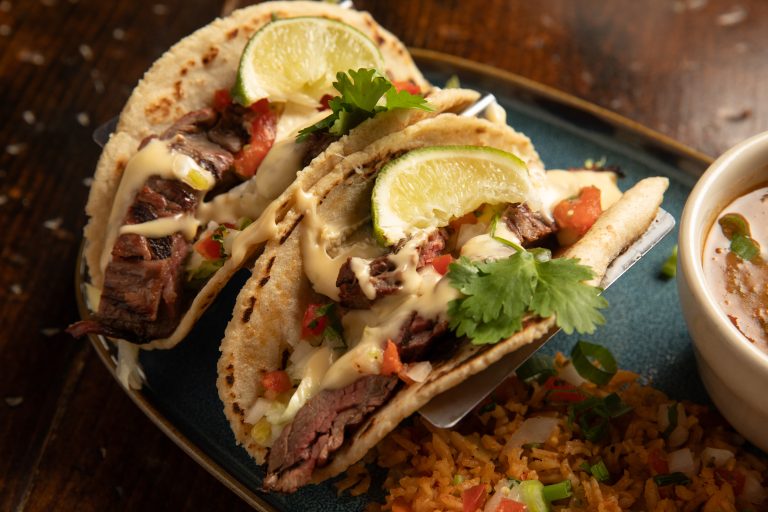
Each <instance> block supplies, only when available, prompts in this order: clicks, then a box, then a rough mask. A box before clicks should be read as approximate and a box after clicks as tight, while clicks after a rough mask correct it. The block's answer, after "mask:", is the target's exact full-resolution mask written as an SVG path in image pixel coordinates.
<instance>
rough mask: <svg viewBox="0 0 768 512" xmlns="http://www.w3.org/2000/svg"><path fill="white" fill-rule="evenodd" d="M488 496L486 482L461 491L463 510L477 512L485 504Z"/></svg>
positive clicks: (463, 511)
mask: <svg viewBox="0 0 768 512" xmlns="http://www.w3.org/2000/svg"><path fill="white" fill-rule="evenodd" d="M487 498H488V491H487V490H486V489H485V484H477V485H475V486H473V487H470V488H469V489H467V490H466V491H464V492H462V493H461V510H462V512H476V510H477V509H479V508H480V507H482V506H483V504H484V503H485V500H486V499H487Z"/></svg>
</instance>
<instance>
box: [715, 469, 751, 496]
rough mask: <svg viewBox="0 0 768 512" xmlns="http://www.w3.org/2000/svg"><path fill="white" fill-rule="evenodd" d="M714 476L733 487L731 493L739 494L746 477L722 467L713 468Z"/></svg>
mask: <svg viewBox="0 0 768 512" xmlns="http://www.w3.org/2000/svg"><path fill="white" fill-rule="evenodd" d="M715 478H716V479H717V481H718V482H728V483H729V484H730V485H731V487H733V493H734V494H735V495H736V496H739V495H740V494H741V493H742V492H743V491H744V484H745V483H746V480H747V478H746V477H745V476H744V475H743V474H742V473H741V472H740V471H736V470H735V469H733V470H728V469H723V468H717V469H716V470H715Z"/></svg>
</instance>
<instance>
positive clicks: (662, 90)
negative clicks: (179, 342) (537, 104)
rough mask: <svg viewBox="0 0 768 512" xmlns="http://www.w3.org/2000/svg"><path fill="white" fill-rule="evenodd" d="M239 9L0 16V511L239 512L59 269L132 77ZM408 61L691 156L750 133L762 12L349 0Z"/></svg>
mask: <svg viewBox="0 0 768 512" xmlns="http://www.w3.org/2000/svg"><path fill="white" fill-rule="evenodd" d="M244 3H245V2H237V1H232V0H224V1H213V0H211V1H208V2H205V1H202V0H184V1H181V0H162V3H160V2H152V1H135V2H105V1H97V0H10V1H9V0H0V511H5V510H19V511H22V510H23V511H36V510H78V511H79V510H84V511H85V510H95V511H102V510H182V509H194V510H229V511H234V510H246V509H247V506H246V505H245V504H244V503H243V502H241V501H240V500H239V499H238V498H237V497H236V496H235V495H234V494H232V493H231V492H230V491H228V490H227V489H226V488H225V487H224V486H222V485H221V484H219V483H218V482H217V481H216V480H215V479H214V478H213V477H211V476H209V475H208V474H207V473H206V472H205V471H204V470H203V469H200V468H199V467H198V466H196V464H195V463H194V462H193V461H192V460H191V459H190V458H189V457H188V456H187V455H185V454H184V453H183V452H182V451H181V450H180V449H178V448H176V447H175V446H174V445H173V443H172V442H171V441H170V440H168V439H167V438H166V437H165V436H164V435H163V434H162V433H161V432H160V431H159V430H158V429H157V428H155V427H154V426H153V425H152V423H150V421H149V420H148V419H146V418H145V417H144V416H143V414H142V413H141V412H140V411H139V410H138V409H137V408H136V407H135V406H134V405H133V404H132V403H131V402H130V400H129V399H128V398H127V396H126V395H125V394H124V393H123V391H122V390H121V389H120V387H119V386H118V385H117V383H115V382H114V381H113V380H112V378H111V377H110V375H109V373H108V372H107V370H106V369H105V368H104V367H103V366H102V364H101V363H100V361H99V360H98V358H97V356H96V354H95V353H94V352H93V351H92V350H91V349H90V347H89V345H88V344H87V342H85V341H82V340H81V341H75V340H73V339H71V338H70V337H69V336H67V335H66V334H65V333H63V332H62V329H63V328H64V327H66V326H67V325H68V324H69V323H71V322H72V321H74V320H76V319H77V312H76V304H75V301H74V290H73V283H74V267H75V259H76V255H77V250H78V245H79V243H80V232H81V229H82V227H83V225H84V223H85V220H86V219H85V214H84V213H83V206H84V204H85V200H86V197H87V194H88V178H89V176H91V175H92V173H93V169H94V166H95V164H96V159H97V158H98V155H99V149H98V147H97V146H96V145H95V144H93V142H92V141H91V132H92V131H93V129H94V128H95V127H96V126H98V125H100V124H101V123H103V122H105V121H107V120H109V119H110V118H112V117H113V116H115V115H116V114H117V113H118V112H119V111H120V109H121V107H122V105H123V103H124V102H125V100H126V99H127V97H128V95H129V94H130V92H131V89H132V88H133V86H134V85H135V84H136V82H137V80H138V79H139V78H140V77H141V75H142V73H143V72H144V70H146V69H147V68H148V67H149V65H150V64H151V63H152V62H153V61H154V60H155V59H156V58H157V57H159V56H160V55H161V54H162V52H163V51H165V50H166V49H167V48H168V47H169V46H171V45H172V44H173V43H174V42H176V41H177V40H178V39H180V38H181V37H183V36H184V35H186V34H188V33H190V32H192V31H193V30H195V29H196V28H198V27H200V26H202V25H204V24H206V23H208V22H209V21H211V20H212V19H213V18H214V17H215V16H217V15H219V14H221V13H222V12H225V11H227V10H231V9H232V8H234V7H235V6H237V5H242V4H244ZM356 6H357V7H358V8H362V9H367V10H370V11H371V13H372V14H373V15H374V17H375V18H376V19H377V20H378V21H379V22H380V23H381V24H382V25H384V26H385V27H387V28H388V29H389V30H390V31H392V32H393V33H395V34H396V35H398V36H399V37H401V38H402V39H403V41H404V42H405V43H406V44H407V45H409V46H416V47H423V48H430V49H433V50H439V51H443V52H446V53H452V54H455V55H460V56H462V57H466V58H470V59H474V60H477V61H479V62H483V63H486V64H491V65H494V66H497V67H499V68H502V69H505V70H508V71H511V72H514V73H518V74H520V75H523V76H525V77H528V78H531V79H533V80H536V81H539V82H542V83H545V84H547V85H550V86H553V87H555V88H557V89H560V90H563V91H566V92H569V93H571V94H574V95H576V96H579V97H581V98H584V99H587V100H589V101H592V102H594V103H596V104H598V105H601V106H603V107H607V108H609V109H611V110H614V111H616V112H618V113H620V114H623V115H625V116H627V117H629V118H631V119H633V120H635V121H638V122H640V123H642V124H645V125H647V126H648V127H650V128H653V129H655V130H657V131H659V132H661V133H664V134H666V135H669V136H671V137H673V138H675V139H678V140H679V141H681V142H683V143H685V144H687V145H689V146H691V147H692V148H694V149H697V150H699V151H701V152H703V153H706V154H709V155H711V156H716V155H718V154H719V153H721V152H722V151H724V150H725V149H726V148H728V147H729V146H731V145H733V144H734V143H736V142H738V141H740V140H743V139H744V138H746V137H748V136H750V135H753V134H755V133H758V132H759V131H761V130H766V129H768V59H766V57H767V55H766V50H765V48H766V43H768V35H766V34H768V2H764V1H763V0H741V1H729V0H718V1H716V0H709V1H706V0H679V1H674V0H648V1H645V2H638V1H635V0H612V1H603V0H544V1H537V2H529V1H524V0H516V1H501V0H498V1H487V0H486V1H477V0H463V1H442V2H441V1H437V0H433V1H429V0H402V1H388V2H373V1H363V0H357V1H356Z"/></svg>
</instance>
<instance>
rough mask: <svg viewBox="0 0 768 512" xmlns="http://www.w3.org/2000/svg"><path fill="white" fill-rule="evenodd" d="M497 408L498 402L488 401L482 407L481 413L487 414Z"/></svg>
mask: <svg viewBox="0 0 768 512" xmlns="http://www.w3.org/2000/svg"><path fill="white" fill-rule="evenodd" d="M494 409H496V402H488V403H487V404H485V405H484V406H482V407H481V408H480V414H485V413H487V412H491V411H493V410H494Z"/></svg>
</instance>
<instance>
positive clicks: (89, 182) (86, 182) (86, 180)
mask: <svg viewBox="0 0 768 512" xmlns="http://www.w3.org/2000/svg"><path fill="white" fill-rule="evenodd" d="M83 185H85V186H86V187H90V186H91V185H93V178H91V177H90V176H89V177H87V178H83Z"/></svg>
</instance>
